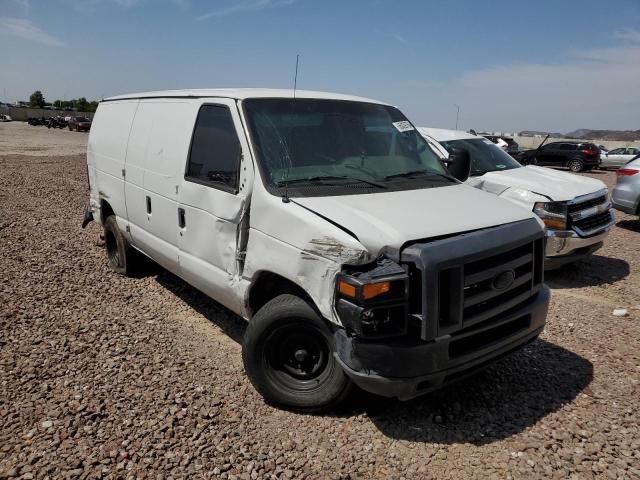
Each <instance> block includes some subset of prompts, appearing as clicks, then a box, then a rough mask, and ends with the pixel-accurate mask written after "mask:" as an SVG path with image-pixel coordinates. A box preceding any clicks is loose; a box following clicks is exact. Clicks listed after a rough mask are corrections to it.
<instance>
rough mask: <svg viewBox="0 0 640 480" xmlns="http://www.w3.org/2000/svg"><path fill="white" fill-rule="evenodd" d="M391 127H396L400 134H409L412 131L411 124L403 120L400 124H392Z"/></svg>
mask: <svg viewBox="0 0 640 480" xmlns="http://www.w3.org/2000/svg"><path fill="white" fill-rule="evenodd" d="M392 125H393V126H394V127H396V130H398V131H399V132H400V133H402V132H409V131H411V130H413V129H414V128H413V125H411V123H410V122H408V121H406V120H403V121H402V122H393V124H392Z"/></svg>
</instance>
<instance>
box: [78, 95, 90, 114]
mask: <svg viewBox="0 0 640 480" xmlns="http://www.w3.org/2000/svg"><path fill="white" fill-rule="evenodd" d="M76 108H77V109H78V111H79V112H86V111H87V109H88V108H89V102H87V99H86V98H84V97H80V98H79V99H78V100H76Z"/></svg>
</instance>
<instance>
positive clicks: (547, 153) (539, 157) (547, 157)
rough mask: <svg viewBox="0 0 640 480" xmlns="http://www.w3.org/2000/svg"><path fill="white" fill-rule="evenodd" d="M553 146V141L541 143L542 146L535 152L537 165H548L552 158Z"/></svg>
mask: <svg viewBox="0 0 640 480" xmlns="http://www.w3.org/2000/svg"><path fill="white" fill-rule="evenodd" d="M555 146H556V145H555V144H553V143H550V144H548V145H543V146H542V148H540V150H538V153H536V163H537V164H538V165H549V164H550V162H551V159H552V158H553V150H554V148H555Z"/></svg>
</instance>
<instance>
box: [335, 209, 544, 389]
mask: <svg viewBox="0 0 640 480" xmlns="http://www.w3.org/2000/svg"><path fill="white" fill-rule="evenodd" d="M543 261H544V238H543V233H542V231H541V229H540V227H539V225H538V224H537V222H536V220H534V219H530V220H526V221H521V222H515V223H511V224H506V225H502V226H498V227H493V228H489V229H484V230H479V231H474V232H470V233H466V234H461V235H455V236H452V237H448V238H443V239H438V240H434V241H421V242H416V243H414V244H411V245H409V246H407V247H405V248H404V249H402V251H400V252H393V253H392V254H390V255H389V254H383V255H382V256H381V257H380V258H379V259H378V260H377V261H376V262H374V263H370V264H368V265H366V266H359V267H345V268H344V269H343V271H342V272H341V273H340V274H339V275H338V277H337V280H336V296H335V298H336V300H335V309H336V312H337V314H338V316H339V318H340V321H341V322H342V324H343V326H344V329H336V330H335V331H334V342H335V356H336V358H337V360H338V361H339V363H340V364H341V366H342V368H343V370H344V371H345V373H346V374H347V375H348V376H349V377H350V378H351V379H352V380H353V381H354V383H356V384H357V385H358V386H360V387H361V388H362V389H364V390H367V391H370V392H372V393H376V394H379V395H383V396H388V397H397V398H400V399H402V400H406V399H410V398H413V397H415V396H418V395H422V394H424V393H427V392H429V391H432V390H435V389H437V388H440V387H441V386H442V385H444V384H445V383H449V382H451V381H453V380H456V379H459V378H461V377H462V376H464V375H466V374H468V373H470V372H472V371H474V370H477V369H479V368H482V367H484V366H486V365H487V364H488V363H490V362H493V361H495V360H496V359H498V358H500V357H502V356H504V355H507V354H508V353H510V352H512V351H514V350H516V349H518V348H520V347H522V346H523V345H524V344H526V343H528V342H530V341H532V340H534V339H535V338H536V337H537V336H538V335H539V334H540V332H541V331H542V329H543V327H544V324H545V318H546V312H547V308H548V303H549V290H548V288H547V287H545V286H544V284H543V271H544V268H543Z"/></svg>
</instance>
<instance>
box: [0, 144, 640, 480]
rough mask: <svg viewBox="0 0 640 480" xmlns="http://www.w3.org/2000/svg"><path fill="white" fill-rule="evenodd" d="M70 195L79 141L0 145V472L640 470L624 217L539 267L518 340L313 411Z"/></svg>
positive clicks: (591, 473) (637, 375) (632, 235)
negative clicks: (574, 256)
mask: <svg viewBox="0 0 640 480" xmlns="http://www.w3.org/2000/svg"><path fill="white" fill-rule="evenodd" d="M56 133H64V132H56ZM0 134H1V132H0ZM65 135H66V133H65ZM73 135H79V136H81V137H82V136H83V134H76V133H75V132H73ZM76 138H78V137H76ZM84 138H85V140H83V141H86V136H85V137H84ZM0 148H2V147H0ZM592 175H593V176H597V177H598V178H601V179H604V180H606V181H607V182H609V183H611V182H612V180H613V178H614V175H613V174H612V173H599V172H596V173H594V174H592ZM86 201H87V185H86V166H85V161H84V158H83V156H81V155H76V156H73V155H67V156H51V155H48V156H25V155H15V154H9V153H8V152H6V151H4V150H0V252H1V256H0V326H1V330H0V478H6V477H21V478H24V479H29V478H77V477H80V478H97V477H105V478H136V477H144V476H147V477H154V478H183V477H192V478H212V477H223V478H230V479H231V478H236V479H256V478H345V479H346V478H394V479H400V478H406V479H415V478H438V479H442V478H456V479H458V478H459V479H464V478H536V477H552V478H561V479H564V478H587V479H588V478H611V479H617V478H640V453H639V452H640V428H639V424H640V416H639V412H638V407H639V406H640V383H639V382H640V310H638V309H639V308H640V305H639V304H640V274H639V272H640V255H639V254H638V251H639V247H640V223H639V222H638V221H637V220H635V219H634V218H632V217H631V216H625V215H623V214H619V215H618V220H619V221H618V224H617V226H616V227H615V228H614V229H613V231H612V233H611V235H610V237H609V239H608V241H607V243H606V246H605V247H604V248H603V249H602V250H601V251H600V252H598V254H597V255H595V256H594V257H593V258H591V259H589V260H587V261H583V262H581V263H579V264H577V265H575V266H571V267H566V268H564V269H563V270H561V271H559V272H555V273H553V274H551V275H548V277H547V280H548V283H549V284H550V285H551V286H552V288H553V300H552V306H551V311H550V314H549V317H548V326H547V328H546V330H545V332H544V334H543V335H542V338H541V339H540V340H539V341H536V342H535V343H533V344H531V345H530V346H528V347H527V348H526V349H525V350H524V351H522V352H520V353H517V354H515V355H513V356H511V357H510V358H507V359H505V360H503V361H501V362H499V363H497V364H495V365H494V366H492V367H491V368H490V369H489V370H487V371H486V372H484V373H482V374H479V375H478V376H476V377H474V378H473V379H471V380H469V381H466V382H465V383H462V384H458V385H455V386H451V387H448V388H446V389H445V390H443V391H441V392H438V393H436V394H433V395H430V396H427V397H424V398H419V399H417V400H414V401H411V402H408V403H400V402H371V401H363V403H362V404H360V405H358V404H356V405H355V406H354V407H353V408H352V409H349V410H347V411H345V412H342V413H340V414H335V415H324V416H322V415H316V416H312V415H300V414H295V413H290V412H286V411H282V410H278V409H275V408H272V407H269V406H267V405H265V404H264V402H263V401H262V399H261V397H260V396H259V395H258V394H257V393H256V392H255V391H254V390H253V388H252V387H251V385H250V383H249V381H248V380H247V378H246V377H245V375H244V373H243V369H242V362H241V358H240V344H239V341H240V338H241V336H242V333H243V329H244V326H243V322H242V321H241V320H240V319H238V318H237V317H235V316H234V315H233V314H231V313H229V312H228V311H226V310H225V309H224V308H223V307H221V306H219V305H217V304H216V303H215V302H213V301H211V300H209V299H207V298H206V297H205V296H204V295H202V294H200V293H198V292H197V291H196V290H194V289H193V288H191V287H189V286H188V285H187V284H185V283H184V282H183V281H181V280H179V279H178V278H176V277H174V276H173V275H171V274H169V273H167V272H165V271H162V270H161V269H159V268H151V269H150V270H149V273H148V274H146V275H141V276H139V277H137V278H124V277H121V276H118V275H115V274H114V273H112V272H111V271H110V270H109V269H108V267H107V262H106V257H105V253H104V250H103V248H102V247H101V246H100V245H99V242H98V237H99V233H100V232H99V230H98V228H97V227H96V226H95V225H91V226H90V227H88V228H87V229H86V230H82V229H81V228H80V221H81V217H82V212H83V208H84V206H85V204H86ZM637 305H638V306H637ZM617 307H625V308H627V309H628V312H629V314H628V316H626V317H615V316H613V315H612V311H613V309H614V308H617Z"/></svg>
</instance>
